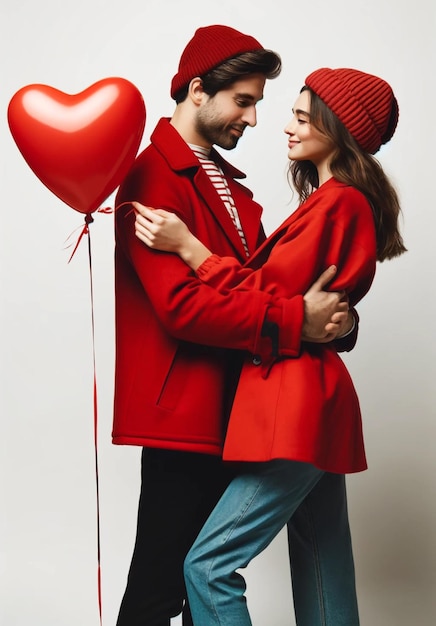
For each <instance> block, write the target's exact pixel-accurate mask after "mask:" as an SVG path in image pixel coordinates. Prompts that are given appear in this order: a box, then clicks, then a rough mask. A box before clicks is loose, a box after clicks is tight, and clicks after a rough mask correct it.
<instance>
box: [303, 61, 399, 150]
mask: <svg viewBox="0 0 436 626" xmlns="http://www.w3.org/2000/svg"><path fill="white" fill-rule="evenodd" d="M305 83H306V85H307V86H308V87H310V89H312V91H314V92H315V93H316V94H317V95H318V96H319V97H320V98H321V100H322V101H323V102H325V104H326V105H327V106H328V107H329V108H330V109H331V110H332V111H333V113H335V114H336V115H337V117H338V118H339V119H340V120H341V122H342V123H343V124H344V126H345V127H346V128H347V129H348V131H349V132H350V133H351V135H352V136H353V137H354V139H355V140H356V141H357V143H358V144H359V145H360V146H361V148H362V149H363V150H365V151H366V152H369V153H370V154H374V153H375V152H377V150H379V149H380V147H381V146H382V145H383V144H385V143H387V142H388V141H389V140H390V139H391V137H392V136H393V134H394V132H395V128H396V126H397V123H398V102H397V100H396V98H395V96H394V93H393V91H392V89H391V87H390V86H389V85H388V83H387V82H386V81H384V80H382V79H381V78H378V77H377V76H373V75H372V74H366V73H365V72H360V71H358V70H353V69H337V70H332V69H329V68H322V69H319V70H316V71H315V72H312V74H309V76H308V77H307V78H306V81H305Z"/></svg>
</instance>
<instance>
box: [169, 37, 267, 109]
mask: <svg viewBox="0 0 436 626" xmlns="http://www.w3.org/2000/svg"><path fill="white" fill-rule="evenodd" d="M262 49H263V46H261V44H260V43H259V42H258V41H257V40H256V39H254V37H251V36H250V35H244V34H243V33H240V32H239V31H238V30H235V29H234V28H230V27H229V26H220V25H215V26H203V27H202V28H198V29H197V30H196V31H195V34H194V36H193V37H192V39H191V41H189V42H188V44H187V46H186V48H185V49H184V50H183V53H182V56H181V57H180V63H179V69H178V72H177V74H176V75H175V76H174V78H173V80H172V81H171V97H172V98H174V96H175V95H176V94H177V92H178V91H179V90H180V89H182V88H183V87H185V86H186V85H187V84H188V83H189V82H190V81H191V80H192V79H193V78H195V77H196V76H203V75H204V74H206V73H207V72H209V71H210V70H212V69H213V68H214V67H216V66H217V65H220V64H221V63H223V61H226V60H227V59H230V58H232V57H235V56H237V55H238V54H242V53H243V52H251V51H252V50H262Z"/></svg>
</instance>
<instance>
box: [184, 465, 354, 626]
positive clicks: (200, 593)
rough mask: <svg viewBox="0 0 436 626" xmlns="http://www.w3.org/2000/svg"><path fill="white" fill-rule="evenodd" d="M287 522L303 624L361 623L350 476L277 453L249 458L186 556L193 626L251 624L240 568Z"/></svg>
mask: <svg viewBox="0 0 436 626" xmlns="http://www.w3.org/2000/svg"><path fill="white" fill-rule="evenodd" d="M288 522H289V523H288ZM287 523H288V534H289V540H290V555H291V567H292V581H293V591H294V605H295V613H296V618H297V624H298V626H358V625H359V617H358V609H357V599H356V590H355V580H354V563H353V555H352V548H351V538H350V532H349V525H348V514H347V506H346V494H345V478H344V476H341V475H335V474H327V473H325V472H323V471H321V470H319V469H317V468H316V467H314V466H313V465H309V464H307V463H299V462H295V461H285V460H275V461H270V462H268V463H247V464H245V467H244V468H243V470H242V472H241V473H240V474H239V475H238V476H237V477H236V478H235V479H234V480H233V481H232V482H231V483H230V485H229V487H228V488H227V490H226V491H225V493H224V495H223V496H222V498H221V500H220V501H219V503H218V504H217V506H216V507H215V509H214V510H213V512H212V513H211V515H210V517H209V519H208V520H207V522H206V524H205V525H204V527H203V529H202V530H201V532H200V534H199V535H198V537H197V539H196V541H195V543H194V545H193V546H192V548H191V550H190V551H189V553H188V556H187V557H186V560H185V580H186V587H187V591H188V597H189V603H190V606H191V611H192V617H193V621H194V624H195V626H214V625H217V626H218V625H219V626H250V625H251V619H250V615H249V613H248V609H247V604H246V599H245V595H244V592H245V589H246V586H245V581H244V578H243V577H242V576H241V574H239V573H238V572H237V571H236V570H238V569H239V568H244V567H246V566H247V565H248V563H249V562H250V561H251V560H252V559H253V558H254V557H255V556H257V555H258V554H260V553H261V552H262V551H263V550H264V549H265V548H266V547H267V546H268V545H269V543H271V541H272V540H273V539H274V537H275V536H276V535H277V534H278V533H279V531H280V530H281V529H282V528H283V526H284V525H285V524H287Z"/></svg>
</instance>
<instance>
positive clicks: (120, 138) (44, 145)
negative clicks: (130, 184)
mask: <svg viewBox="0 0 436 626" xmlns="http://www.w3.org/2000/svg"><path fill="white" fill-rule="evenodd" d="M8 122H9V128H10V130H11V133H12V136H13V138H14V140H15V142H16V144H17V146H18V148H19V150H20V152H21V153H22V155H23V157H24V158H25V160H26V162H27V164H28V165H29V166H30V168H31V169H32V170H33V172H34V173H35V174H36V175H37V176H38V178H39V179H40V180H41V181H42V182H43V183H44V185H46V187H48V189H50V191H52V192H53V193H54V194H56V196H58V197H59V198H60V199H61V200H63V201H64V202H65V203H66V204H68V205H69V206H70V207H72V208H73V209H75V210H76V211H79V212H80V213H93V212H94V211H96V210H97V209H98V208H99V206H100V205H101V203H102V202H103V201H104V200H106V198H107V197H108V196H109V195H110V194H111V193H112V192H113V191H114V190H115V189H116V188H117V187H118V185H119V184H120V183H121V181H122V180H123V178H124V176H125V175H126V173H127V171H128V169H129V168H130V166H131V164H132V163H133V161H134V159H135V156H136V153H137V151H138V148H139V145H140V143H141V138H142V134H143V132H144V126H145V104H144V100H143V98H142V96H141V94H140V92H139V91H138V89H137V88H136V87H135V86H134V85H133V84H132V83H130V82H129V81H127V80H125V79H124V78H105V79H103V80H100V81H99V82H97V83H95V84H94V85H91V86H90V87H88V88H87V89H85V90H84V91H82V92H81V93H79V94H75V95H69V94H66V93H63V92H62V91H58V90H57V89H54V88H53V87H49V86H47V85H28V86H26V87H23V88H22V89H20V90H19V91H17V93H16V94H15V95H14V96H13V98H12V99H11V101H10V103H9V107H8Z"/></svg>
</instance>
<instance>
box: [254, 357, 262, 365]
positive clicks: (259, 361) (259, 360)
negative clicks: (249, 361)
mask: <svg viewBox="0 0 436 626" xmlns="http://www.w3.org/2000/svg"><path fill="white" fill-rule="evenodd" d="M261 363H262V359H261V358H260V356H258V355H257V354H255V355H254V357H253V365H260V364H261Z"/></svg>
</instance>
